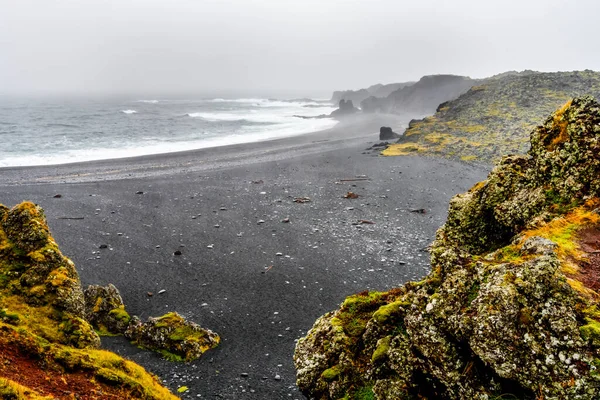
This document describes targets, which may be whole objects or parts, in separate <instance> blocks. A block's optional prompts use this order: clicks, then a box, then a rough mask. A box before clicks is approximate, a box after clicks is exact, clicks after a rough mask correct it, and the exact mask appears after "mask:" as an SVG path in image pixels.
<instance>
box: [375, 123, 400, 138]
mask: <svg viewBox="0 0 600 400" xmlns="http://www.w3.org/2000/svg"><path fill="white" fill-rule="evenodd" d="M399 137H400V135H399V134H397V133H396V132H394V131H393V130H392V128H390V127H389V126H382V127H381V128H379V140H390V139H398V138H399Z"/></svg>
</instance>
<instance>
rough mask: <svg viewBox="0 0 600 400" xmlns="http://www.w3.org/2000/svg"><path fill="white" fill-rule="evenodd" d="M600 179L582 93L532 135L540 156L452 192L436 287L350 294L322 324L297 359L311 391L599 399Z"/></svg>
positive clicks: (301, 382)
mask: <svg viewBox="0 0 600 400" xmlns="http://www.w3.org/2000/svg"><path fill="white" fill-rule="evenodd" d="M480 92H482V90H480ZM599 185H600V106H599V105H598V104H597V103H596V102H595V101H594V100H593V99H592V98H589V97H584V98H579V99H573V100H572V101H570V102H568V103H567V104H566V105H565V106H564V107H562V108H560V109H559V110H557V111H556V112H555V113H553V114H552V115H550V117H549V118H548V119H547V120H546V121H545V122H544V123H543V124H542V125H540V126H539V127H538V128H536V129H535V130H534V131H533V132H532V134H531V149H530V151H529V154H528V155H526V156H509V157H505V158H503V159H502V161H501V162H500V163H499V165H498V166H497V167H496V168H495V169H494V170H493V171H492V172H491V173H490V175H489V176H488V179H487V180H486V181H484V182H480V183H478V184H476V185H475V186H474V187H473V188H472V189H471V190H469V191H468V192H467V193H464V194H462V195H458V196H456V197H455V198H453V199H452V200H451V203H450V209H449V212H448V219H447V221H446V223H445V225H444V226H443V227H441V228H440V229H439V230H438V232H437V234H436V239H435V242H434V243H433V245H432V247H431V249H432V250H431V262H432V271H431V273H430V274H429V275H428V276H427V277H426V278H425V279H424V280H423V281H421V282H417V283H408V284H406V285H404V286H403V287H402V288H399V289H394V290H392V291H390V292H387V293H386V292H384V293H370V294H367V293H363V294H360V295H355V296H350V297H349V298H348V299H346V301H344V302H343V303H342V305H341V306H340V308H339V309H338V310H336V311H333V312H330V313H327V314H326V315H324V316H323V317H321V318H319V319H318V320H317V321H316V322H315V324H314V326H313V328H312V329H311V330H310V331H309V332H308V333H307V335H306V336H305V337H304V338H301V339H300V340H299V341H298V343H297V346H296V351H295V354H294V362H295V365H296V369H297V384H298V386H299V388H300V389H301V390H302V392H303V393H304V394H305V395H306V396H307V397H309V398H317V399H338V398H348V399H351V398H354V397H353V396H355V395H356V394H357V393H358V388H365V387H369V388H372V395H373V398H377V399H422V398H429V399H431V398H436V399H448V400H450V399H482V400H483V399H494V398H506V395H507V394H508V393H510V394H511V395H512V396H513V397H514V398H519V399H531V400H533V399H539V398H547V399H586V400H592V399H597V398H600V373H599V372H598V371H599V368H600V361H598V360H600V311H598V310H600V293H598V292H597V288H598V287H599V285H600V282H599V281H598V280H599V279H598V278H597V277H598V275H599V273H600V271H598V270H597V269H598V266H597V262H596V261H594V260H595V259H592V256H594V257H595V253H594V252H592V253H588V252H587V251H588V250H585V249H584V248H583V247H582V246H583V245H581V244H580V242H579V241H580V237H579V235H580V233H581V232H589V231H590V230H591V231H592V232H600V215H599V214H598V211H597V210H598V207H599V205H600V186H599ZM586 243H587V242H586ZM589 251H591V250H589ZM391 292H393V293H394V295H390V293H391Z"/></svg>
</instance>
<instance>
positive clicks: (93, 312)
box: [84, 283, 131, 334]
mask: <svg viewBox="0 0 600 400" xmlns="http://www.w3.org/2000/svg"><path fill="white" fill-rule="evenodd" d="M84 296H85V313H86V319H87V320H88V321H89V322H90V323H91V324H92V325H93V326H94V327H95V328H96V329H98V331H100V332H101V333H105V334H123V333H125V330H126V329H127V326H128V325H129V321H130V320H131V317H130V316H129V313H127V311H125V305H124V304H123V299H122V298H121V294H120V293H119V291H118V290H117V288H116V287H115V286H114V285H113V284H112V283H109V284H108V285H107V286H98V285H90V286H88V288H87V289H86V290H85V292H84Z"/></svg>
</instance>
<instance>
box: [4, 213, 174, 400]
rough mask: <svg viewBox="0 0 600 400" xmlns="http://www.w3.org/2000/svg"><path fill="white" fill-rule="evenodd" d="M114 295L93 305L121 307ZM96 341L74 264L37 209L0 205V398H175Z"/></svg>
mask: <svg viewBox="0 0 600 400" xmlns="http://www.w3.org/2000/svg"><path fill="white" fill-rule="evenodd" d="M102 289H105V290H106V291H107V292H111V293H112V290H111V287H110V286H109V287H108V288H102ZM112 289H114V287H112ZM100 291H101V290H100ZM114 291H116V289H114ZM98 297H99V296H98ZM116 297H118V293H117V295H116V296H112V297H107V296H105V298H103V300H102V301H101V302H99V303H98V305H99V309H102V310H104V309H106V308H110V307H112V309H115V307H116V308H117V309H120V308H119V306H118V303H119V302H120V297H119V298H118V301H117V300H116ZM120 305H121V306H122V302H120ZM108 314H111V311H110V310H109V311H108ZM113 314H114V312H113ZM99 344H100V339H99V338H98V335H97V334H96V332H94V330H93V328H92V326H91V325H90V323H89V322H88V321H87V320H86V313H85V309H84V296H83V293H82V290H81V286H80V283H79V277H78V274H77V271H76V270H75V266H74V265H73V263H72V262H71V261H70V260H69V259H68V258H66V257H65V256H63V255H62V254H61V252H60V250H59V248H58V246H57V244H56V242H55V241H54V239H53V238H52V236H51V235H50V231H49V229H48V225H47V223H46V219H45V217H44V213H43V211H42V209H41V208H40V207H39V206H37V205H35V204H33V203H30V202H24V203H21V204H19V205H17V206H15V207H14V208H12V209H8V208H7V207H5V206H3V205H0V349H1V351H0V398H3V399H4V398H15V399H17V398H19V399H21V398H28V399H29V398H32V399H33V398H35V399H37V398H42V397H43V398H44V399H46V398H65V396H66V397H68V398H114V399H147V400H149V399H156V400H158V399H161V400H162V399H175V398H176V396H173V395H172V394H171V393H170V392H169V390H168V389H166V388H165V387H163V386H162V385H161V384H160V382H159V381H158V379H157V378H156V377H155V376H153V375H151V374H149V373H148V372H146V371H145V370H144V369H143V368H142V367H140V366H139V365H136V364H135V363H133V362H131V361H128V360H125V359H123V358H121V357H119V356H118V355H116V354H113V353H110V352H108V351H103V350H99V349H97V348H96V347H98V346H99ZM66 388H68V390H69V391H68V392H67V391H66V390H65V389H66ZM38 394H39V396H38Z"/></svg>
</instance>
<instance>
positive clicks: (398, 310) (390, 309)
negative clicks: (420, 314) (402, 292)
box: [373, 300, 410, 324]
mask: <svg viewBox="0 0 600 400" xmlns="http://www.w3.org/2000/svg"><path fill="white" fill-rule="evenodd" d="M408 306H410V302H408V301H404V300H398V301H394V302H392V303H390V304H386V305H383V306H381V307H379V309H378V310H377V311H375V313H373V319H374V320H375V321H377V322H378V323H380V324H385V323H387V322H388V321H389V320H390V319H391V318H393V317H397V316H401V315H402V314H403V309H404V308H405V307H408Z"/></svg>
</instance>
